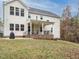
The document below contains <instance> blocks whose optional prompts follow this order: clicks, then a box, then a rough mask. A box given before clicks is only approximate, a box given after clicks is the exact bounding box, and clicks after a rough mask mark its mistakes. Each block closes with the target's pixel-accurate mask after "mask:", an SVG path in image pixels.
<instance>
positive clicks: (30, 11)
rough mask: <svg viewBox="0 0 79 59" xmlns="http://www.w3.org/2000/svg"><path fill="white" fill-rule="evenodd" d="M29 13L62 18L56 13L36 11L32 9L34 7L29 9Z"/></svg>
mask: <svg viewBox="0 0 79 59" xmlns="http://www.w3.org/2000/svg"><path fill="white" fill-rule="evenodd" d="M29 13H33V14H38V15H44V16H49V17H56V18H60V17H59V16H58V15H56V14H55V13H52V12H49V11H45V10H40V9H36V8H32V7H30V8H29Z"/></svg>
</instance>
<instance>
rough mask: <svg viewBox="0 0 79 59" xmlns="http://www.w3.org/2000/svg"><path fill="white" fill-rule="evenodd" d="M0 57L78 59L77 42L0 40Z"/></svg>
mask: <svg viewBox="0 0 79 59" xmlns="http://www.w3.org/2000/svg"><path fill="white" fill-rule="evenodd" d="M0 59H79V44H76V43H71V42H66V41H61V40H58V41H53V40H0Z"/></svg>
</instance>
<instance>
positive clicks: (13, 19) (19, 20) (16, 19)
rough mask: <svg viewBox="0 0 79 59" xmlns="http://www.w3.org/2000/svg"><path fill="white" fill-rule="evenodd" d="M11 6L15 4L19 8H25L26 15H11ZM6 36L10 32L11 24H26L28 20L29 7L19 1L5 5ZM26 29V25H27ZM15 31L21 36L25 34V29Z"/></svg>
mask: <svg viewBox="0 0 79 59" xmlns="http://www.w3.org/2000/svg"><path fill="white" fill-rule="evenodd" d="M10 6H14V7H19V8H23V9H24V10H25V12H24V14H25V16H24V17H22V16H16V15H10ZM4 10H5V11H4V12H5V13H4V16H5V17H4V36H9V34H10V30H9V24H10V23H13V24H24V25H25V26H26V20H27V17H28V16H27V15H28V11H27V9H26V8H25V7H24V6H23V5H22V4H20V3H19V2H18V1H15V2H12V3H10V4H7V5H5V7H4ZM25 30H26V27H25ZM14 33H16V36H20V35H23V33H24V32H23V31H14Z"/></svg>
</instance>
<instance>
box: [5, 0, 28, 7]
mask: <svg viewBox="0 0 79 59" xmlns="http://www.w3.org/2000/svg"><path fill="white" fill-rule="evenodd" d="M15 1H18V2H19V3H21V4H22V5H23V6H24V7H25V8H28V7H27V6H26V5H25V4H24V3H23V2H22V1H21V0H12V1H9V2H6V3H5V5H7V4H10V3H12V2H15Z"/></svg>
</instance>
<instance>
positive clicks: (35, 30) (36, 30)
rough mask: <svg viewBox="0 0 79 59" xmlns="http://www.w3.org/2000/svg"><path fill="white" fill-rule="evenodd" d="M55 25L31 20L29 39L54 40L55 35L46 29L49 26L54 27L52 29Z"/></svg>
mask: <svg viewBox="0 0 79 59" xmlns="http://www.w3.org/2000/svg"><path fill="white" fill-rule="evenodd" d="M53 24H54V22H49V21H37V20H31V21H30V22H29V23H28V31H27V32H28V33H27V37H32V38H53V34H52V32H51V30H47V29H45V27H46V26H47V25H52V27H53ZM52 31H53V30H52Z"/></svg>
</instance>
